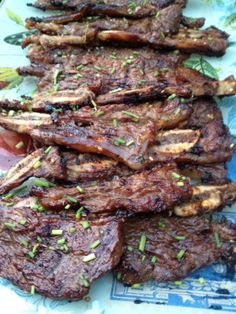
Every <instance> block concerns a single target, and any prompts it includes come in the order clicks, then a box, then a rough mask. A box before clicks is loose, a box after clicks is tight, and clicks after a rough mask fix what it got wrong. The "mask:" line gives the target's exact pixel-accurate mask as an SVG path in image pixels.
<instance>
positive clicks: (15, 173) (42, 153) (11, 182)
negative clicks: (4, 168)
mask: <svg viewBox="0 0 236 314" xmlns="http://www.w3.org/2000/svg"><path fill="white" fill-rule="evenodd" d="M30 177H38V178H40V177H43V178H45V179H49V180H51V179H53V180H60V179H63V178H64V177H65V170H64V169H63V167H62V160H61V155H60V152H59V149H58V148H57V147H51V148H50V147H49V148H48V149H47V150H44V149H42V148H41V149H37V150H35V151H34V152H32V153H31V154H29V155H28V156H26V157H25V158H24V159H22V160H21V161H19V162H18V163H17V164H16V165H15V166H13V167H12V168H11V169H10V170H9V171H8V172H7V174H6V176H4V177H3V178H2V179H1V180H0V194H4V193H7V192H8V191H10V190H11V189H13V188H15V187H17V186H19V185H20V184H21V183H22V182H24V181H25V180H27V179H28V178H30Z"/></svg>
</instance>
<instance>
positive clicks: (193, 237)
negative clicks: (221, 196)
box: [115, 216, 236, 285]
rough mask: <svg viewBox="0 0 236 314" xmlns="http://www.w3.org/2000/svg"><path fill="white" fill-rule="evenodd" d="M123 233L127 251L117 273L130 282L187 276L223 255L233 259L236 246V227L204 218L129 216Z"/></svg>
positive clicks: (121, 278)
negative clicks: (132, 217)
mask: <svg viewBox="0 0 236 314" xmlns="http://www.w3.org/2000/svg"><path fill="white" fill-rule="evenodd" d="M123 233H124V243H125V248H124V254H123V256H122V259H121V262H120V264H119V265H118V266H117V267H116V269H115V274H116V275H117V277H118V278H119V279H120V280H121V281H122V282H124V283H126V284H129V285H133V284H135V283H142V282H145V281H147V280H150V279H152V280H156V281H175V280H180V279H183V278H185V277H186V276H188V275H189V274H190V273H192V272H193V271H195V270H198V269H200V268H202V267H203V266H206V265H210V264H212V263H214V262H216V261H218V260H219V259H221V258H226V259H227V260H228V261H229V262H230V261H231V260H232V258H233V253H235V249H236V229H235V226H232V225H230V223H228V222H226V221H222V222H217V223H216V222H212V223H211V222H209V221H208V220H207V219H206V218H202V217H194V218H185V219H182V218H177V217H170V218H163V217H161V216H155V217H152V218H150V217H149V218H142V217H140V218H134V219H128V220H127V222H126V223H125V224H124V226H123Z"/></svg>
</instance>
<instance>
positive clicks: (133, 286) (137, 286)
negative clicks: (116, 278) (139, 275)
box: [131, 283, 141, 289]
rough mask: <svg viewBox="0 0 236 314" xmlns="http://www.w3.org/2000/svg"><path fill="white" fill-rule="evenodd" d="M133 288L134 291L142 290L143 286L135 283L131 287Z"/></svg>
mask: <svg viewBox="0 0 236 314" xmlns="http://www.w3.org/2000/svg"><path fill="white" fill-rule="evenodd" d="M131 288H133V289H139V288H141V284H140V283H134V284H133V285H132V286H131Z"/></svg>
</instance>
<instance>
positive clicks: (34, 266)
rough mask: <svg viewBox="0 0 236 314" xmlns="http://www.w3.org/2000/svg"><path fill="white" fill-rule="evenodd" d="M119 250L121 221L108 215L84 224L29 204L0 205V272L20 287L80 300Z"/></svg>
mask: <svg viewBox="0 0 236 314" xmlns="http://www.w3.org/2000/svg"><path fill="white" fill-rule="evenodd" d="M85 226H86V227H85ZM121 254H122V236H121V225H120V223H119V222H118V221H117V220H116V219H114V218H110V219H96V220H94V221H89V222H88V221H82V220H79V219H76V218H72V217H64V216H61V215H60V214H57V215H53V214H48V215H45V214H42V213H38V212H36V211H33V210H32V209H30V208H22V207H21V208H15V209H14V211H12V210H11V209H7V208H1V211H0V275H1V277H3V278H5V279H8V280H10V281H11V282H12V283H13V284H15V285H17V286H19V287H20V288H22V289H23V290H25V291H28V292H30V291H31V292H32V291H35V292H36V293H39V294H42V295H44V296H46V297H50V298H53V299H66V300H79V299H82V298H83V297H84V296H85V295H87V294H88V292H89V287H90V285H91V284H92V283H93V282H94V281H95V280H96V279H97V278H99V277H101V276H103V275H104V274H105V273H107V272H108V271H110V270H111V269H113V268H114V267H115V266H116V265H117V263H118V262H119V260H120V257H121Z"/></svg>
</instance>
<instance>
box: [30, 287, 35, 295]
mask: <svg viewBox="0 0 236 314" xmlns="http://www.w3.org/2000/svg"><path fill="white" fill-rule="evenodd" d="M30 294H31V295H35V286H31V288H30Z"/></svg>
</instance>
